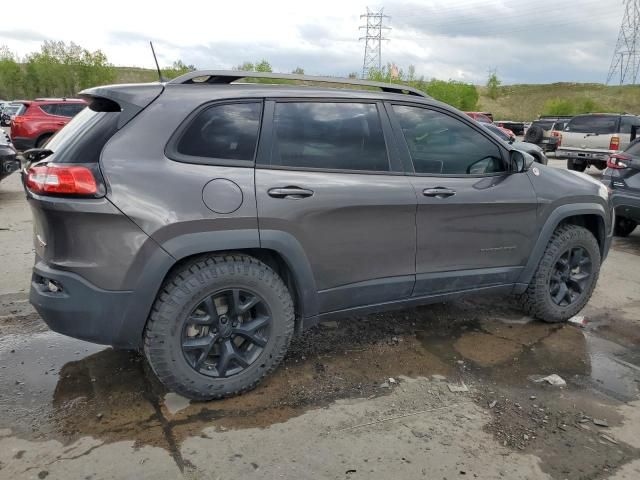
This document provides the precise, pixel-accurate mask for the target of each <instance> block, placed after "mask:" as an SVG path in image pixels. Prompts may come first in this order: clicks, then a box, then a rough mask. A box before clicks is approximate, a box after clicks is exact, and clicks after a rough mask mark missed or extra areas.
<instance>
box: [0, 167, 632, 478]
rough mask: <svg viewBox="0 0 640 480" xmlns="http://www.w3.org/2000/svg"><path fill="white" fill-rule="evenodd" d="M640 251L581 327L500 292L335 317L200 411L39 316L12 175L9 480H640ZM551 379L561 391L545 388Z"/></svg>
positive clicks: (1, 437) (2, 216)
mask: <svg viewBox="0 0 640 480" xmlns="http://www.w3.org/2000/svg"><path fill="white" fill-rule="evenodd" d="M563 163H564V162H563V161H561V160H554V159H552V160H551V162H550V164H551V165H552V166H554V167H558V168H562V165H563ZM591 173H592V174H594V175H597V173H596V172H591ZM638 255H640V234H639V233H635V234H634V235H632V236H631V237H630V238H628V239H624V240H620V239H617V240H616V241H615V242H614V246H613V249H612V251H611V253H610V256H609V258H608V260H607V262H606V263H605V265H604V267H603V270H602V273H601V277H600V281H599V285H598V288H597V289H596V292H595V294H594V296H593V298H592V300H591V301H590V303H589V305H588V306H587V307H586V308H585V310H584V312H583V314H584V315H585V317H586V319H587V321H588V322H587V326H586V327H585V328H580V327H576V326H573V325H547V324H542V323H538V322H533V321H531V320H530V319H529V318H527V317H525V316H523V314H522V313H521V312H520V311H519V310H518V308H517V305H515V303H514V301H513V300H512V299H511V298H502V297H495V298H493V297H487V298H469V299H465V300H461V301H456V302H452V303H449V304H437V305H432V306H429V307H421V308H415V309H410V310H405V311H401V312H394V313H384V314H377V315H370V316H366V317H356V318H350V319H345V320H344V321H341V322H327V323H324V324H321V325H320V326H318V327H317V328H314V329H312V330H310V331H308V332H306V333H305V334H304V335H303V336H301V337H299V338H297V339H295V340H294V342H293V344H292V347H291V350H290V352H289V354H288V355H287V357H286V359H285V361H284V363H283V365H282V366H281V367H280V368H279V369H278V370H277V371H276V372H275V373H274V374H273V375H271V376H270V377H269V378H268V379H267V380H266V381H265V382H264V383H263V384H261V385H260V386H259V387H258V388H257V389H256V390H255V391H253V392H250V393H248V394H245V395H243V396H240V397H236V398H232V399H227V400H222V401H216V402H207V403H191V402H189V401H188V400H186V399H183V398H181V397H179V396H177V395H175V394H172V393H168V392H166V391H165V390H164V389H163V387H162V386H161V385H160V384H159V383H158V382H157V380H156V379H155V378H154V377H153V375H152V374H151V373H150V371H149V369H148V367H147V365H146V363H145V361H144V360H143V359H142V358H141V357H140V356H139V355H138V354H137V353H135V352H122V351H114V350H112V349H110V348H105V347H102V346H98V345H92V344H88V343H85V342H81V341H78V340H74V339H70V338H66V337H63V336H60V335H58V334H55V333H53V332H51V331H49V330H48V329H47V327H46V326H45V325H44V324H43V323H42V321H41V320H40V319H39V317H38V315H37V314H36V313H35V312H34V311H33V310H32V309H31V307H30V306H29V304H28V302H27V300H26V296H27V290H28V283H29V269H30V267H31V263H32V261H33V252H32V247H31V219H30V212H29V209H28V206H27V205H26V202H25V200H24V193H23V192H22V191H21V188H20V185H19V181H18V177H17V176H15V175H14V176H12V177H9V178H8V179H7V180H5V181H3V182H2V183H1V184H0V385H1V386H2V388H1V389H0V478H12V479H21V478H65V479H68V478H80V477H81V478H134V477H135V478H155V479H158V478H178V477H184V478H225V479H226V478H229V479H231V478H233V479H235V478H292V479H305V478H327V479H329V478H332V479H333V478H349V479H353V478H368V479H369V478H380V479H383V478H384V479H387V478H430V479H431V478H437V479H443V478H447V479H453V478H483V479H486V478H503V479H533V478H536V479H537V478H558V479H564V478H567V479H591V478H612V479H613V478H615V479H625V478H626V479H637V478H640V400H639V399H638V393H639V386H640V348H639V347H638V345H639V344H640V343H639V341H640V301H639V298H638V292H640V288H639V287H640V269H639V268H638V265H639V264H640V260H639V258H638ZM553 373H555V374H558V375H560V376H561V377H562V378H563V379H564V380H565V381H566V383H567V385H566V386H564V387H557V386H552V385H549V384H547V383H545V382H542V383H537V382H535V381H534V380H536V379H539V378H540V377H543V376H545V375H549V374H553Z"/></svg>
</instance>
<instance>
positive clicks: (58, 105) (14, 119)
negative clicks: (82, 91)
mask: <svg viewBox="0 0 640 480" xmlns="http://www.w3.org/2000/svg"><path fill="white" fill-rule="evenodd" d="M1 106H2V110H1V113H0V116H1V123H2V126H5V127H10V128H11V140H12V142H13V144H14V146H15V148H16V149H18V150H28V149H30V148H42V147H43V146H44V145H45V144H46V143H47V142H48V141H49V139H50V138H51V137H52V136H53V135H54V134H55V133H56V132H57V131H58V130H60V129H61V128H62V127H64V126H65V125H66V124H67V123H69V121H70V120H71V119H72V118H73V117H74V116H76V115H77V114H78V113H79V112H80V111H81V110H82V109H83V108H85V107H86V102H85V101H84V100H79V99H71V98H69V99H67V98H36V99H35V100H14V101H12V102H4V103H3V104H2V105H1Z"/></svg>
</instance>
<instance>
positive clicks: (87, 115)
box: [47, 108, 101, 152]
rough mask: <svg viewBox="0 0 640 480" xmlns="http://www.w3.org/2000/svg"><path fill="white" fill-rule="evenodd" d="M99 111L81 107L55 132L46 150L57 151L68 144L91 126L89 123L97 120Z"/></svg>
mask: <svg viewBox="0 0 640 480" xmlns="http://www.w3.org/2000/svg"><path fill="white" fill-rule="evenodd" d="M100 115H101V114H100V113H98V112H94V111H93V110H91V109H90V108H85V109H83V110H82V111H81V112H80V113H79V114H77V115H76V116H75V117H73V120H71V121H70V122H69V123H67V125H65V127H64V128H63V129H62V130H60V131H59V132H58V133H56V134H55V135H54V136H53V138H51V140H50V141H49V143H47V150H51V151H52V152H59V151H60V150H62V149H63V148H64V147H65V146H66V145H67V144H70V143H71V142H72V141H73V139H75V138H77V137H78V136H80V135H81V134H82V133H83V132H85V131H86V130H87V129H89V128H90V127H91V125H92V124H93V123H94V122H96V121H97V120H98V118H99V117H100Z"/></svg>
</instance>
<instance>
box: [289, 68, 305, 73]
mask: <svg viewBox="0 0 640 480" xmlns="http://www.w3.org/2000/svg"><path fill="white" fill-rule="evenodd" d="M291 73H293V74H294V75H304V68H302V67H296V68H294V69H293V71H292V72H291Z"/></svg>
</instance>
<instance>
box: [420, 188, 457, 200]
mask: <svg viewBox="0 0 640 480" xmlns="http://www.w3.org/2000/svg"><path fill="white" fill-rule="evenodd" d="M422 194H423V195H424V196H425V197H436V198H447V197H451V196H453V195H455V194H456V191H455V190H452V189H450V188H445V187H434V188H425V189H424V190H423V191H422Z"/></svg>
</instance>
